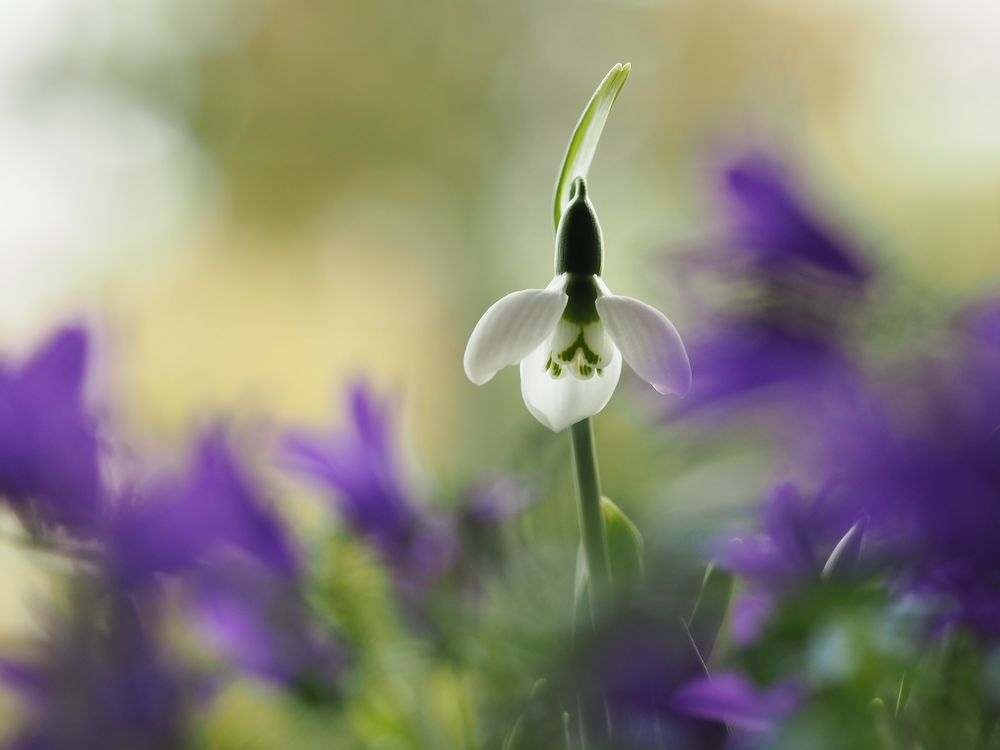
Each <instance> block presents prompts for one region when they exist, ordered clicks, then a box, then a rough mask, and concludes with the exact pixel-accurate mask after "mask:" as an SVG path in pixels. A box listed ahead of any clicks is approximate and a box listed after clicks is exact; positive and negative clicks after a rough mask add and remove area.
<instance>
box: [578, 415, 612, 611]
mask: <svg viewBox="0 0 1000 750" xmlns="http://www.w3.org/2000/svg"><path fill="white" fill-rule="evenodd" d="M569 434H570V442H571V444H572V446H573V477H574V484H575V486H576V498H577V508H578V509H579V514H580V538H581V540H582V543H583V552H584V558H585V560H586V561H587V573H588V583H589V585H588V590H589V592H590V603H591V612H592V613H595V612H596V611H597V610H598V609H599V607H600V605H601V604H603V603H605V602H607V600H608V597H609V593H610V588H611V565H610V562H609V559H608V539H607V531H606V530H605V527H604V515H603V513H602V512H601V477H600V474H599V472H598V469H597V449H596V448H595V446H594V428H593V425H592V424H591V421H590V419H589V418H587V419H581V420H580V421H579V422H576V423H575V424H573V425H572V426H571V427H570V433H569Z"/></svg>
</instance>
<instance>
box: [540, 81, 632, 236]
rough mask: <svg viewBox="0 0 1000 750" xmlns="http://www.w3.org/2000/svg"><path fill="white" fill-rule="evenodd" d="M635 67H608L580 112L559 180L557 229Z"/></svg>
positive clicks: (556, 200) (556, 199)
mask: <svg viewBox="0 0 1000 750" xmlns="http://www.w3.org/2000/svg"><path fill="white" fill-rule="evenodd" d="M631 69H632V64H631V63H625V64H624V65H622V64H621V63H617V64H616V65H615V66H614V67H613V68H612V69H611V70H610V71H608V74H607V75H606V76H604V80H603V81H601V84H600V85H599V86H598V87H597V91H595V92H594V95H593V96H592V97H590V101H589V102H588V103H587V108H586V109H584V110H583V114H582V115H580V121H579V122H577V124H576V129H575V130H574V131H573V137H572V138H570V139H569V146H567V147H566V156H565V157H564V158H563V164H562V170H561V171H560V172H559V179H558V180H556V195H555V206H554V211H553V213H554V218H555V225H556V228H557V229H558V228H559V219H560V218H562V212H563V208H565V206H566V204H567V203H568V202H569V189H570V185H571V184H572V183H573V180H574V179H576V178H577V177H586V176H587V172H588V171H589V170H590V163H591V162H592V161H593V160H594V153H595V152H596V151H597V143H598V142H599V141H600V140H601V131H603V130H604V123H605V122H607V120H608V114H609V113H610V112H611V107H612V105H613V104H614V103H615V99H617V98H618V94H619V93H620V92H621V90H622V86H624V85H625V80H626V79H627V78H628V73H629V71H630V70H631Z"/></svg>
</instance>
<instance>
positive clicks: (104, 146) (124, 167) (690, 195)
mask: <svg viewBox="0 0 1000 750" xmlns="http://www.w3.org/2000/svg"><path fill="white" fill-rule="evenodd" d="M0 7H2V10H0V205H2V210H0V262H2V265H3V272H2V273H0V336H2V343H3V349H4V350H5V351H7V352H12V351H15V352H16V351H19V350H22V349H23V348H25V347H27V346H28V345H29V342H31V341H32V340H34V339H36V338H37V337H38V336H40V335H41V333H42V331H44V330H45V329H47V328H48V327H50V326H52V325H54V324H55V323H57V322H60V321H64V320H66V319H70V318H74V317H79V316H83V317H84V318H85V319H87V320H90V321H92V322H93V323H94V324H95V325H96V327H97V330H98V331H99V351H98V358H97V364H98V374H99V375H100V378H99V381H100V387H99V388H95V392H96V394H97V397H98V401H101V399H102V398H103V399H104V402H105V407H106V408H107V409H110V410H111V411H112V412H113V413H114V414H115V416H116V417H119V418H121V419H122V420H123V421H126V422H127V423H128V424H130V425H131V426H133V428H134V429H135V430H136V431H141V432H142V433H143V434H147V435H152V436H154V437H156V438H160V439H164V440H178V439H179V438H181V437H183V436H185V435H187V434H188V432H189V425H190V424H191V422H192V421H193V420H195V421H197V420H199V419H203V418H204V417H205V415H207V414H212V413H217V412H220V411H232V410H235V411H237V412H238V413H240V414H247V415H250V416H251V417H260V416H265V415H266V416H267V417H268V418H273V419H280V420H283V421H284V420H294V421H306V422H313V423H319V422H321V421H323V420H326V419H327V418H328V417H329V415H335V414H336V411H337V408H338V388H339V386H341V385H342V384H344V383H346V382H348V381H349V380H351V379H352V378H355V377H357V376H359V375H367V376H368V377H370V378H371V379H372V380H374V381H375V382H376V383H378V384H380V385H381V386H384V387H386V388H388V389H390V390H395V391H396V392H398V393H399V394H400V396H401V403H402V404H403V405H404V408H405V410H406V414H407V420H406V422H407V432H408V435H409V438H410V442H411V443H412V444H413V446H414V450H415V452H416V453H417V454H419V456H420V458H421V459H422V461H423V462H424V464H425V466H426V468H427V471H428V474H429V475H431V476H434V477H437V478H438V481H440V482H442V483H443V484H445V485H448V484H449V483H451V484H454V483H457V482H459V481H461V479H462V478H463V477H466V476H468V475H469V474H470V473H471V472H472V471H473V470H476V469H480V468H490V467H492V468H504V467H508V466H518V465H522V464H523V463H524V459H525V456H527V455H529V454H532V451H534V449H535V448H539V447H540V448H543V449H544V451H548V452H550V453H552V454H553V456H554V458H553V459H552V462H551V464H552V465H553V466H560V467H561V468H560V469H559V471H560V472H561V474H559V475H558V476H555V475H554V476H553V478H552V479H553V485H558V486H562V487H564V488H565V490H566V491H568V482H569V479H568V476H567V475H566V473H565V468H564V464H565V462H564V461H563V460H562V459H564V457H565V456H564V454H565V451H566V446H565V445H563V441H562V440H560V439H557V438H554V437H553V436H551V435H550V434H549V433H547V432H546V431H544V429H543V428H541V427H540V426H539V425H538V424H537V423H535V422H534V420H533V419H531V417H530V416H529V415H528V414H527V412H526V410H524V409H523V407H522V406H521V404H520V395H519V389H518V380H517V375H516V372H515V371H513V370H511V371H506V372H504V373H501V375H500V376H498V378H497V379H496V381H495V382H493V383H491V384H490V385H489V386H487V387H484V388H481V389H477V388H475V387H474V386H472V385H471V384H470V383H468V382H467V381H466V379H465V377H464V374H463V372H462V366H461V359H462V351H463V348H464V346H465V341H466V337H467V336H468V333H469V332H470V331H471V329H472V327H473V325H474V324H475V322H476V320H477V319H478V317H479V315H480V314H481V313H482V311H483V310H484V309H485V308H486V307H487V306H488V305H489V304H490V303H491V302H492V301H494V300H495V299H497V298H498V297H500V296H501V295H503V294H505V293H506V292H508V291H511V290H513V289H518V288H524V287H529V286H535V287H537V286H544V285H545V284H546V283H547V281H548V280H549V278H550V276H551V263H552V257H551V256H552V239H553V231H552V226H551V209H550V201H551V191H552V188H553V182H554V180H555V176H556V171H557V168H558V166H559V164H560V160H561V158H562V154H563V150H564V148H565V145H566V141H567V139H568V137H569V134H570V132H571V130H572V128H573V125H574V123H575V121H576V118H577V116H578V115H579V113H580V111H581V109H582V107H583V105H584V104H585V102H586V101H587V98H588V97H589V95H590V94H591V92H592V91H593V88H594V86H595V85H596V84H597V82H598V81H599V80H600V79H601V77H602V76H603V75H604V73H605V72H606V71H607V70H608V68H610V67H611V65H612V64H614V63H615V62H618V61H630V62H631V63H632V65H633V70H632V75H631V77H630V79H629V81H628V84H627V85H626V88H625V90H624V92H623V95H622V97H621V98H620V99H619V101H618V104H617V106H616V109H615V112H614V114H613V115H612V117H611V120H610V122H609V125H608V127H607V129H606V130H605V135H604V139H603V142H602V146H601V150H600V152H599V154H598V156H597V159H596V160H595V164H594V167H593V169H592V171H591V192H592V196H593V200H594V202H595V205H596V206H597V208H598V210H599V212H600V216H601V220H602V222H603V225H604V230H605V236H606V242H607V247H608V258H607V266H606V278H607V280H608V283H609V284H610V285H611V287H612V288H613V289H614V290H615V291H617V292H619V293H624V294H632V295H635V296H641V297H643V298H645V299H648V300H650V301H651V302H653V303H654V304H656V305H657V306H658V307H660V308H661V309H663V310H664V311H665V312H666V313H667V314H668V315H670V316H671V317H672V318H674V319H675V320H676V321H677V322H678V324H679V327H680V328H681V330H682V332H683V330H684V323H685V320H686V319H687V318H688V316H689V315H690V312H689V311H686V310H685V309H683V308H682V306H681V304H680V303H679V300H678V298H677V296H675V295H672V294H671V293H670V291H669V284H668V283H666V282H667V280H666V279H664V278H663V277H662V274H660V273H654V272H651V270H650V269H652V268H654V266H655V268H660V267H661V266H660V264H659V262H658V259H659V258H661V257H662V256H663V254H664V253H669V252H671V251H674V250H677V249H679V248H684V247H690V246H691V245H692V244H694V243H697V242H699V241H703V240H704V239H705V238H706V237H709V236H711V235H712V233H713V231H715V225H716V222H717V213H716V212H715V209H714V207H713V204H712V201H711V199H710V180H709V176H710V175H711V172H712V168H713V166H714V165H715V163H716V160H717V158H718V157H719V155H720V154H722V153H724V152H725V150H726V149H727V148H730V147H732V146H733V145H737V146H738V145H740V144H754V145H764V146H766V147H773V148H774V149H775V150H776V151H778V152H779V153H781V154H784V155H788V156H789V157H791V158H793V159H794V161H795V162H796V163H797V164H798V167H799V171H800V172H802V173H804V174H805V175H806V176H807V177H808V180H807V181H808V182H810V183H811V187H812V188H813V190H814V193H815V194H816V196H817V197H818V199H819V200H821V201H822V202H823V204H824V206H825V207H826V209H827V211H828V212H829V214H830V215H831V216H833V217H834V218H836V219H839V220H841V221H842V222H844V223H845V225H846V226H847V227H848V228H849V232H853V233H854V236H855V237H856V238H857V239H858V241H859V242H860V243H861V244H862V245H864V246H866V247H870V248H873V249H875V250H876V251H877V252H880V253H882V254H884V255H885V257H887V258H889V259H890V262H891V263H892V264H894V265H895V266H897V267H898V268H900V269H902V271H903V273H904V274H905V275H907V276H908V277H910V278H911V279H912V280H913V283H914V285H915V286H914V288H915V290H916V291H917V292H918V293H919V292H920V290H921V289H922V288H929V287H931V286H933V287H934V288H935V291H936V292H941V291H942V290H943V291H945V292H947V293H966V292H972V291H975V290H977V289H981V288H986V287H989V286H990V285H994V284H996V282H997V281H998V280H1000V264H998V263H997V259H998V257H1000V210H998V205H1000V127H997V123H998V122H1000V87H998V86H997V85H996V81H997V80H1000V45H997V44H996V39H997V38H998V36H997V35H998V33H1000V5H998V4H996V3H995V2H992V0H978V1H970V2H963V3H956V4H946V3H941V2H937V1H936V0H886V1H885V2H875V1H874V0H830V1H829V2H826V1H820V0H810V1H809V2H801V1H794V0H740V2H733V1H731V0H730V1H726V0H664V1H662V2H657V1H656V0H617V1H605V2H578V1H577V2H539V1H538V0H534V1H532V2H527V1H525V0H505V2H494V3H488V2H475V1H473V0H427V1H425V2H420V3H407V2H389V1H387V0H353V1H352V0H334V1H331V2H320V1H319V0H282V1H281V2H278V0H272V1H271V2H266V1H265V0H33V2H30V3H14V2H7V3H4V4H3V5H2V6H0ZM622 391H623V392H622V393H620V394H619V396H618V397H617V398H616V399H615V400H614V401H613V402H612V404H611V406H610V407H609V408H608V410H607V411H606V412H605V413H604V414H603V415H602V416H601V417H600V418H599V420H598V430H599V434H600V441H601V444H602V459H603V461H604V466H605V475H606V477H605V479H606V485H607V486H608V487H609V488H612V489H613V491H614V492H615V495H616V499H617V500H618V501H619V502H620V503H621V504H622V505H623V507H627V508H628V507H634V506H635V504H636V503H637V502H638V500H636V499H635V498H640V497H641V498H644V499H645V500H653V499H656V498H655V492H654V491H653V489H652V488H653V487H654V485H655V484H656V482H658V481H659V479H661V478H662V476H663V475H665V474H673V476H674V477H675V479H677V480H678V481H677V482H675V483H674V484H673V485H671V487H672V489H671V490H670V492H671V493H673V494H675V495H677V496H678V497H680V496H684V495H685V493H688V492H689V491H690V489H691V488H693V487H697V488H698V489H697V495H698V498H699V504H701V505H707V506H709V507H711V506H712V504H713V503H714V502H716V501H717V502H718V503H725V502H729V501H730V498H729V495H728V493H727V491H726V490H725V487H726V485H725V482H724V481H723V479H720V477H723V476H725V472H720V471H719V470H718V463H716V464H713V471H711V472H706V471H702V470H700V469H699V465H698V463H697V462H696V461H693V460H689V458H690V457H689V456H688V455H687V454H686V453H685V452H684V451H685V450H687V451H691V450H693V449H692V448H690V446H689V445H688V444H687V443H685V445H688V447H687V448H685V449H684V450H682V449H681V448H679V447H678V441H677V440H676V439H675V438H676V436H675V435H672V434H671V433H670V432H669V431H668V432H664V433H661V434H658V435H657V437H656V438H655V439H653V440H650V439H649V438H648V435H649V434H650V433H649V432H648V431H644V430H642V428H641V425H642V423H643V422H644V421H645V420H646V417H645V416H644V413H643V408H642V404H643V402H641V401H637V400H636V399H635V398H632V397H630V396H629V395H627V392H628V389H622ZM108 393H113V394H114V396H113V399H114V400H113V403H111V404H107V403H106V401H107V396H106V394H108ZM535 455H542V456H544V455H547V454H545V453H544V452H543V453H542V454H535ZM664 456H666V458H664ZM735 460H736V461H737V463H736V464H735V468H733V469H732V472H736V471H737V470H738V471H741V472H742V471H744V469H745V466H743V465H742V464H739V463H738V462H739V458H738V456H737V459H735ZM536 464H537V462H536ZM651 467H652V468H651ZM664 507H667V508H670V507H673V506H671V505H669V504H666V505H665V506H664ZM558 512H559V513H560V514H562V515H563V516H564V517H565V519H566V522H567V523H568V524H570V526H569V528H573V527H574V526H575V520H574V516H573V509H572V506H571V505H570V504H569V503H568V502H566V503H563V504H562V506H561V509H560V510H559V511H558ZM668 520H669V516H668ZM0 554H2V555H3V556H4V558H10V559H8V560H6V563H7V564H9V565H14V564H15V560H14V553H13V552H11V551H3V552H2V553H0ZM26 570H32V571H33V569H31V568H30V567H26ZM32 574H34V572H32ZM23 593H24V592H23V591H21V590H17V589H15V587H5V588H4V589H2V590H0V610H3V611H6V612H7V613H8V615H7V617H8V619H15V620H16V619H17V614H18V613H23V619H24V621H25V622H27V621H28V620H29V619H30V617H29V613H30V605H31V602H30V597H28V598H27V600H26V599H25V597H24V596H23Z"/></svg>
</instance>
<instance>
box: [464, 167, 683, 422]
mask: <svg viewBox="0 0 1000 750" xmlns="http://www.w3.org/2000/svg"><path fill="white" fill-rule="evenodd" d="M602 265H603V248H602V241H601V231H600V225H599V224H598V222H597V216H596V215H595V214H594V210H593V206H591V204H590V201H589V200H588V199H587V193H586V185H585V183H584V182H583V180H582V179H578V180H577V181H576V182H575V183H574V190H573V193H572V194H571V200H570V203H569V205H568V206H567V208H566V212H565V213H564V214H563V217H562V220H561V221H560V224H559V230H558V232H557V237H556V276H555V278H553V279H552V282H551V283H550V284H549V285H548V286H547V287H546V288H545V289H525V290H522V291H520V292H513V293H512V294H508V295H507V296H506V297H503V298H502V299H500V300H498V301H497V302H495V303H494V304H493V306H492V307H490V309H489V310H487V311H486V313H485V314H484V315H483V317H482V318H481V319H480V320H479V322H478V323H477V324H476V327H475V329H474V330H473V331H472V335H471V336H470V337H469V343H468V346H467V347H466V349H465V374H466V375H468V377H469V380H471V381H472V382H473V383H475V384H476V385H482V384H483V383H486V382H487V381H489V380H490V379H492V377H493V376H494V375H496V373H497V372H498V371H499V370H501V369H502V368H504V367H507V366H508V365H514V364H518V363H520V366H521V395H522V396H523V398H524V403H525V405H526V406H527V407H528V411H530V412H531V413H532V415H534V417H535V418H536V419H537V420H538V421H539V422H541V423H542V424H543V425H545V426H546V427H548V428H549V429H551V430H554V431H559V430H562V429H565V428H566V427H569V426H570V425H572V424H574V423H575V422H578V421H580V420H581V419H586V418H587V417H591V416H593V415H594V414H597V413H598V412H599V411H601V409H603V408H604V407H605V405H606V404H607V403H608V401H609V400H610V399H611V394H612V393H614V390H615V386H617V385H618V378H619V376H620V375H621V369H622V359H624V360H625V362H626V363H628V365H629V366H630V367H631V368H632V369H633V370H635V372H636V374H637V375H639V377H641V378H642V379H643V380H645V381H647V382H648V383H649V384H650V385H652V386H653V387H654V388H655V389H656V390H657V391H659V392H660V393H664V394H667V393H674V394H677V395H683V394H684V393H686V392H687V390H688V388H689V387H690V385H691V365H690V363H689V362H688V356H687V352H686V351H685V349H684V344H683V342H682V341H681V337H680V335H679V334H678V333H677V329H676V328H674V326H673V324H672V323H671V322H670V321H669V320H668V319H667V317H666V316H665V315H664V314H663V313H661V312H660V311H659V310H657V309H655V308H653V307H650V306H649V305H647V304H646V303H644V302H640V301H639V300H637V299H633V298H632V297H621V296H618V295H614V294H612V293H611V291H610V290H609V289H608V287H607V285H606V284H605V283H604V281H603V280H602V279H601V276H600V273H601V268H602Z"/></svg>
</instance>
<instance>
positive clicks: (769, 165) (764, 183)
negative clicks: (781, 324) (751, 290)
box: [719, 152, 871, 284]
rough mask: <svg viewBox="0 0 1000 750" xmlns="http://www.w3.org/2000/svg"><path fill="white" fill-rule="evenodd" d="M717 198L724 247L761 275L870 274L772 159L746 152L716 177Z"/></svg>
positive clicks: (854, 278)
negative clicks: (724, 222) (725, 235)
mask: <svg viewBox="0 0 1000 750" xmlns="http://www.w3.org/2000/svg"><path fill="white" fill-rule="evenodd" d="M719 194H720V197H721V199H722V203H723V210H724V211H725V214H726V220H727V225H728V237H729V248H728V249H729V250H730V251H732V252H734V253H736V254H737V256H738V257H739V259H740V261H741V262H742V263H745V264H746V265H748V266H752V267H753V268H754V270H756V271H757V272H758V273H761V274H763V275H764V276H765V277H767V278H769V279H773V278H776V277H778V276H781V275H784V274H786V273H789V272H794V273H796V274H803V273H808V274H813V273H825V274H831V275H833V276H836V277H840V278H842V279H844V280H845V281H846V282H847V283H850V284H863V283H865V282H866V281H867V280H868V279H869V277H870V276H871V270H870V269H868V268H867V267H866V266H865V264H864V263H863V262H862V261H861V259H860V257H859V253H858V251H857V250H856V248H854V247H852V246H851V245H850V244H849V243H848V242H847V241H846V240H845V239H844V238H843V237H841V236H839V235H838V233H837V232H835V231H834V230H833V228H832V227H830V226H829V225H828V224H827V223H826V222H825V221H824V220H823V219H822V218H821V217H820V215H819V214H818V213H817V212H816V211H815V210H814V209H813V208H812V207H811V206H810V205H809V203H808V201H807V200H806V198H805V196H804V195H803V192H802V191H801V190H800V189H799V187H798V186H797V185H796V184H795V181H794V180H793V179H792V176H791V175H790V174H789V172H788V170H787V168H786V167H785V166H784V165H782V164H781V163H780V162H778V161H777V160H776V159H775V158H773V157H772V156H769V155H767V154H764V153H761V152H751V153H747V154H744V155H743V156H740V157H738V158H736V159H733V160H732V161H731V162H729V164H728V165H727V166H726V168H725V169H724V171H723V173H722V175H721V179H720V184H719Z"/></svg>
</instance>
